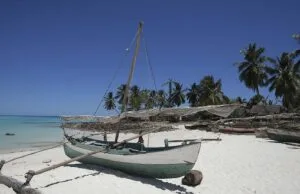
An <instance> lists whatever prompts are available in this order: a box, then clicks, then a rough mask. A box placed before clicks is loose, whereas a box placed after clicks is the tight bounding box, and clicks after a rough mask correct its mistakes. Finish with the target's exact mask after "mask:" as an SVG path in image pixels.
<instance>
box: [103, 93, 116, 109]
mask: <svg viewBox="0 0 300 194" xmlns="http://www.w3.org/2000/svg"><path fill="white" fill-rule="evenodd" d="M104 102H105V103H104V108H105V109H106V110H114V109H115V108H116V104H115V98H114V95H113V93H112V92H108V93H107V94H106V96H105V97H104Z"/></svg>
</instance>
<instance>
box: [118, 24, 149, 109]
mask: <svg viewBox="0 0 300 194" xmlns="http://www.w3.org/2000/svg"><path fill="white" fill-rule="evenodd" d="M143 24H144V23H143V22H140V23H139V27H138V32H137V37H136V45H135V51H134V55H133V58H132V62H131V68H130V72H129V77H128V80H127V84H126V88H125V93H124V99H123V105H124V111H126V109H127V102H128V90H129V86H130V82H131V80H132V76H133V72H134V68H135V64H136V59H137V56H138V54H139V48H140V42H141V34H142V31H143Z"/></svg>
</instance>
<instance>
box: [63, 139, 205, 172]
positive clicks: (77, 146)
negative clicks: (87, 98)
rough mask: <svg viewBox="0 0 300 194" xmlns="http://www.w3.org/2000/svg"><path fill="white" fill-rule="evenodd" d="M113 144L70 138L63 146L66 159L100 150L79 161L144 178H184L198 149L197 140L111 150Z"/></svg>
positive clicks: (136, 145) (136, 144)
mask: <svg viewBox="0 0 300 194" xmlns="http://www.w3.org/2000/svg"><path fill="white" fill-rule="evenodd" d="M69 140H70V139H69ZM112 143H113V142H105V141H100V140H99V141H86V142H80V141H78V140H76V139H71V140H70V142H69V143H67V144H65V145H64V151H65V154H66V155H67V156H68V157H70V158H74V157H77V156H80V155H84V154H87V153H89V152H91V151H95V150H99V149H103V150H105V151H104V152H99V153H97V154H94V155H92V156H89V157H86V158H84V159H82V160H79V161H80V162H82V163H90V164H96V165H100V166H103V167H108V168H111V169H116V170H120V171H123V172H126V173H128V174H134V175H138V176H143V177H152V178H176V177H181V176H184V175H185V174H186V173H188V172H189V171H190V170H191V169H192V168H193V167H194V165H195V163H196V161H197V158H198V155H199V151H200V147H201V140H200V139H198V140H195V141H190V142H184V143H183V145H176V146H165V147H145V146H144V145H143V144H140V143H124V144H122V146H118V147H116V148H111V147H110V146H108V145H110V144H112Z"/></svg>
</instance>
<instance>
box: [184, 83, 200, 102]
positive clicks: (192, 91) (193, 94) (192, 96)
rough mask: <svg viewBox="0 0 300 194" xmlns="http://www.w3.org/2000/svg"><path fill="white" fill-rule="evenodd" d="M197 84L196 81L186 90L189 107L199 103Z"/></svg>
mask: <svg viewBox="0 0 300 194" xmlns="http://www.w3.org/2000/svg"><path fill="white" fill-rule="evenodd" d="M199 93H200V92H199V86H198V85H197V84H196V83H193V84H192V85H191V87H190V88H188V92H187V93H186V97H187V100H188V101H189V104H190V106H191V107H196V106H198V105H199Z"/></svg>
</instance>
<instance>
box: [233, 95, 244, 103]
mask: <svg viewBox="0 0 300 194" xmlns="http://www.w3.org/2000/svg"><path fill="white" fill-rule="evenodd" d="M234 102H238V103H240V104H246V103H247V100H246V98H242V97H240V96H238V97H237V98H236V99H235V100H234Z"/></svg>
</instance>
